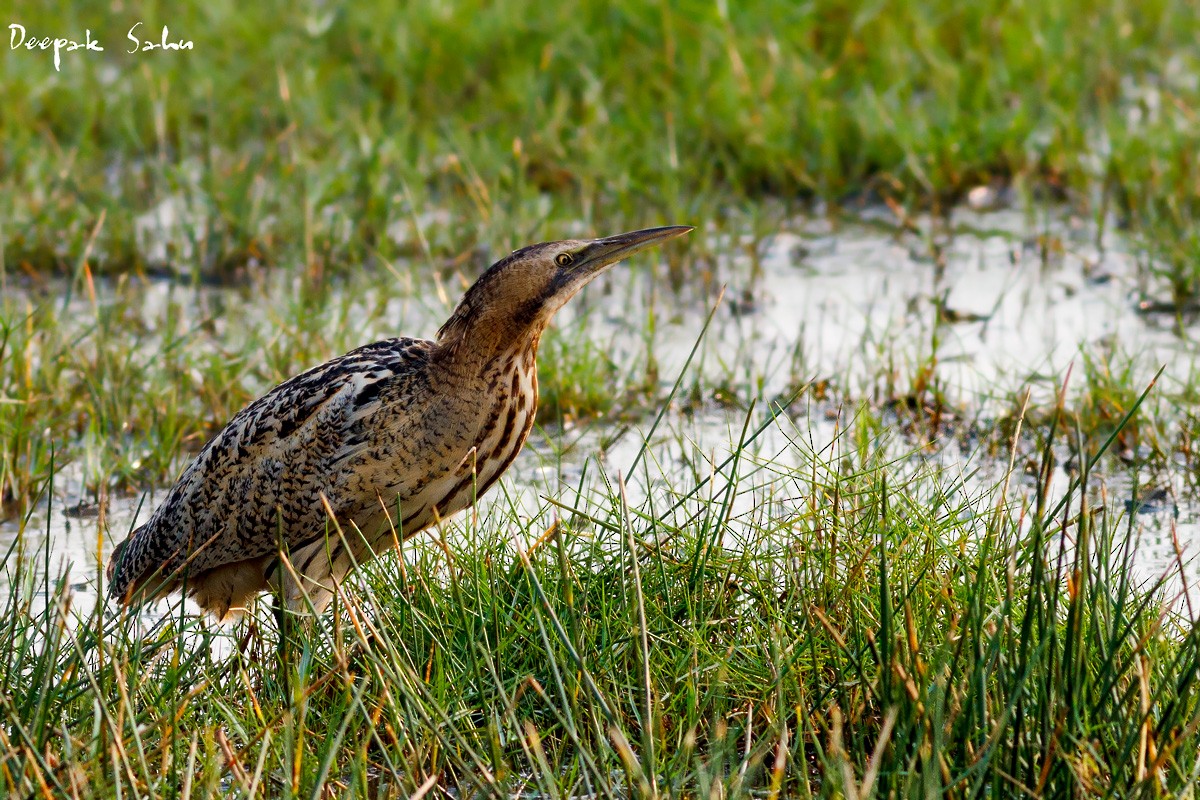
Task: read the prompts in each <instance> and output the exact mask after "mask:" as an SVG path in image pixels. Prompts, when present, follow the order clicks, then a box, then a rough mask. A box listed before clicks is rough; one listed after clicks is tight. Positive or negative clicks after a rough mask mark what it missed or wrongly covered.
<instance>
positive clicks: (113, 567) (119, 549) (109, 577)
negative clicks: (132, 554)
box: [104, 537, 132, 597]
mask: <svg viewBox="0 0 1200 800" xmlns="http://www.w3.org/2000/svg"><path fill="white" fill-rule="evenodd" d="M130 538H132V537H130ZM128 544H129V539H126V540H125V541H123V542H121V543H120V544H118V545H117V546H116V547H114V548H113V551H112V555H111V556H109V557H108V567H106V568H105V570H104V580H106V581H107V582H108V593H109V594H110V595H112V596H114V597H116V596H117V594H118V592H117V588H116V587H117V584H116V583H115V582H114V581H113V577H114V576H115V575H116V574H117V565H118V564H120V563H121V556H122V555H123V554H124V552H125V546H126V545H128Z"/></svg>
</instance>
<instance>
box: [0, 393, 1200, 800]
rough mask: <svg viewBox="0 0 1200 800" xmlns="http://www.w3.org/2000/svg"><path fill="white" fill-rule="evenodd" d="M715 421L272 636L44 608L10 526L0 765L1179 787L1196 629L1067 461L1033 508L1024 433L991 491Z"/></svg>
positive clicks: (52, 590)
mask: <svg viewBox="0 0 1200 800" xmlns="http://www.w3.org/2000/svg"><path fill="white" fill-rule="evenodd" d="M744 430H745V431H746V432H745V433H744V434H743V435H742V436H741V437H740V438H739V439H737V440H735V441H732V442H731V443H730V448H729V452H728V454H727V456H726V457H724V458H721V459H718V460H717V461H716V462H715V463H713V464H712V465H711V466H710V467H707V468H703V467H700V466H697V468H696V470H695V471H694V472H687V471H684V472H679V471H677V470H672V471H670V473H669V474H668V473H664V474H659V475H653V473H651V472H650V471H648V470H646V469H645V468H644V467H643V468H637V469H636V470H635V474H640V473H641V472H643V471H646V472H647V475H646V477H647V478H649V477H652V476H653V477H655V481H653V482H648V483H647V484H646V485H645V486H644V485H643V483H642V482H641V481H638V482H635V483H634V484H633V485H631V486H630V487H628V488H627V487H626V486H625V484H624V482H623V481H622V480H621V479H620V476H617V475H602V476H601V478H602V480H599V481H597V482H593V483H592V484H586V485H582V486H581V487H580V491H578V492H577V493H575V494H570V493H569V494H568V495H567V496H566V497H563V498H562V500H561V501H555V502H556V506H555V507H556V508H557V509H558V510H557V511H556V512H555V514H551V513H550V512H551V508H549V507H545V506H543V508H542V511H541V512H540V513H539V514H537V515H535V516H534V517H532V518H530V517H526V516H524V515H522V514H521V513H519V504H515V503H512V504H510V503H505V502H503V501H501V502H496V503H492V504H490V505H487V506H485V507H484V510H483V512H482V513H481V514H480V515H479V516H477V517H472V518H467V519H465V520H464V521H463V522H461V523H459V524H451V525H449V526H447V528H446V529H444V530H443V531H441V532H433V533H430V534H429V535H428V536H427V537H424V538H422V539H420V540H418V542H417V543H416V544H415V546H410V547H407V548H406V549H405V550H404V552H403V554H402V556H401V557H399V558H397V557H389V558H387V559H383V560H381V561H377V562H374V563H373V564H372V565H371V566H370V567H368V568H367V569H366V571H365V581H364V582H356V585H355V586H353V587H347V588H346V591H345V592H344V593H343V594H342V596H341V597H340V599H339V601H338V602H337V604H336V605H335V608H334V610H333V611H332V612H331V613H330V614H328V615H327V616H326V617H324V618H322V619H321V620H319V621H318V622H317V624H315V625H314V624H309V625H308V626H307V627H305V626H299V627H298V628H297V629H296V630H293V632H292V633H291V634H290V640H289V643H288V648H287V649H288V650H289V652H290V653H291V656H290V657H289V660H288V661H287V662H286V663H283V664H280V663H279V662H278V660H277V648H276V645H275V642H274V639H275V637H276V633H275V631H274V628H273V626H271V625H270V623H269V622H267V619H266V617H267V615H266V614H265V612H261V611H260V612H258V613H255V614H254V615H253V616H252V618H251V620H250V622H249V627H245V626H243V627H241V628H238V629H235V630H233V631H216V630H214V629H212V628H210V627H208V626H206V625H205V624H203V623H201V622H198V621H197V620H195V619H193V618H190V617H188V616H186V615H184V614H182V613H176V614H168V615H166V616H165V617H163V618H162V620H161V621H160V622H158V623H156V624H154V625H152V626H151V627H150V628H149V629H148V630H135V628H134V627H132V626H131V625H130V621H129V620H128V619H113V618H112V617H111V616H110V615H109V613H107V612H105V611H103V610H100V609H97V610H94V611H92V612H90V613H89V614H87V615H85V617H84V618H83V619H82V620H73V619H72V615H71V611H70V606H71V598H72V593H71V589H70V582H69V581H68V580H66V579H61V580H59V581H57V582H56V581H54V580H53V579H51V578H50V577H48V573H45V572H39V571H38V569H37V567H38V565H37V563H36V562H37V561H38V560H39V559H38V554H37V553H29V552H23V551H21V550H20V549H19V548H18V549H16V550H13V551H12V552H10V553H9V554H8V557H7V559H6V564H7V566H8V567H9V569H10V570H15V571H16V572H17V574H18V575H19V576H22V577H23V579H22V580H19V581H18V582H17V584H16V585H17V586H18V587H20V588H19V589H18V590H15V591H13V592H11V593H10V594H9V595H8V597H7V600H6V604H7V607H6V609H5V611H6V613H5V615H4V619H5V620H7V622H6V623H5V625H6V628H7V630H6V631H5V635H4V636H3V637H0V641H2V642H3V645H2V648H3V650H4V653H3V656H4V657H3V658H2V659H0V686H3V689H4V691H3V694H2V697H3V699H2V700H0V719H2V725H0V736H2V737H3V745H4V755H3V763H4V767H5V769H4V770H3V772H2V773H0V780H3V781H4V783H5V788H6V790H7V791H8V792H9V793H10V794H14V795H20V794H28V793H36V792H38V791H42V787H44V789H45V791H46V792H49V793H56V794H59V795H60V796H68V797H72V796H74V797H112V796H117V793H118V792H120V793H122V794H124V793H136V794H139V795H145V796H156V797H157V796H181V795H187V796H201V795H212V794H216V793H221V794H228V793H230V792H233V793H236V794H239V795H240V796H246V797H256V796H283V797H290V796H307V797H320V796H328V795H331V794H332V795H342V794H347V793H353V794H359V795H370V796H404V795H411V794H413V793H427V792H429V791H431V790H432V789H433V788H434V787H435V786H439V787H441V788H443V789H452V788H453V789H457V791H458V792H460V793H465V794H469V795H471V796H489V797H501V796H503V797H510V796H513V795H514V794H535V795H539V796H574V795H579V794H593V795H597V796H605V797H624V796H629V795H631V794H632V795H638V796H662V795H671V796H683V797H690V796H712V795H713V793H720V794H722V795H724V796H730V797H742V796H751V795H754V796H759V795H761V794H762V793H766V794H769V795H771V796H811V795H814V794H820V795H825V796H829V795H835V794H843V795H847V796H867V795H870V794H873V793H878V794H881V795H888V794H892V793H895V794H900V795H909V794H914V793H930V792H932V793H944V792H951V793H955V794H963V795H978V794H983V793H987V794H997V795H1007V794H1013V793H1018V792H1033V793H1037V794H1055V795H1057V794H1072V795H1076V796H1085V797H1086V796H1102V795H1107V793H1108V792H1115V793H1117V794H1120V795H1131V794H1134V793H1139V792H1148V793H1166V794H1178V793H1180V792H1184V791H1187V790H1188V789H1189V788H1190V787H1193V788H1194V782H1195V775H1196V769H1197V767H1198V766H1200V765H1198V763H1197V753H1198V752H1200V747H1198V744H1200V741H1198V737H1197V733H1198V730H1200V697H1198V695H1197V686H1196V685H1195V676H1196V675H1197V674H1200V638H1198V636H1197V633H1196V629H1195V628H1194V626H1192V625H1191V624H1189V623H1185V622H1182V621H1179V620H1177V619H1176V618H1175V617H1174V616H1172V613H1171V612H1170V611H1168V610H1167V606H1166V605H1164V601H1166V600H1169V596H1168V595H1166V594H1165V587H1164V585H1163V584H1161V583H1159V584H1156V585H1153V586H1150V587H1137V586H1135V585H1134V584H1133V583H1132V579H1131V577H1130V575H1131V570H1130V569H1129V568H1128V567H1129V559H1130V558H1131V557H1132V550H1133V546H1134V536H1135V534H1134V532H1133V528H1132V526H1130V525H1126V524H1125V523H1124V522H1122V521H1121V520H1120V519H1119V517H1117V516H1116V515H1115V514H1114V511H1113V509H1111V508H1105V507H1103V506H1095V505H1093V504H1092V502H1091V498H1092V497H1093V496H1094V494H1093V493H1092V492H1090V491H1088V483H1089V481H1090V480H1091V478H1090V473H1089V472H1088V470H1087V469H1086V468H1085V469H1084V470H1083V471H1082V474H1081V476H1080V479H1079V482H1078V484H1077V486H1076V487H1075V488H1074V489H1073V490H1072V491H1071V492H1070V493H1068V495H1067V496H1066V497H1064V498H1063V499H1062V501H1061V502H1059V503H1057V504H1055V503H1053V502H1052V500H1051V498H1050V496H1049V494H1048V492H1047V491H1046V488H1047V485H1046V481H1048V479H1049V478H1048V476H1049V473H1050V470H1049V463H1050V462H1049V460H1048V457H1047V459H1046V460H1045V461H1044V465H1045V467H1046V468H1045V469H1044V470H1043V473H1042V475H1041V478H1040V481H1039V484H1038V486H1037V488H1036V489H1035V490H1034V491H1033V492H1032V493H1031V495H1030V497H1029V498H1028V499H1027V500H1025V501H1022V502H1018V503H1015V504H1014V503H1012V502H1010V501H1009V500H1008V499H1007V496H1006V495H1005V494H1003V493H999V494H997V495H994V502H993V501H989V500H986V499H981V498H979V497H972V496H970V492H967V491H965V490H964V486H963V485H962V484H961V483H959V482H957V481H956V480H955V479H952V478H949V477H947V476H940V475H939V474H937V473H935V472H930V471H918V472H915V473H913V472H909V473H908V474H905V473H903V472H901V471H899V470H897V468H896V467H895V466H894V465H889V464H888V463H887V462H886V460H885V459H884V458H883V457H882V456H881V455H880V454H879V451H878V450H877V449H876V448H877V443H876V444H874V445H873V444H872V443H871V441H870V440H868V439H858V440H855V441H856V445H855V446H853V447H848V448H843V446H842V445H841V444H839V442H835V443H834V445H833V446H832V450H829V451H826V455H818V454H815V453H813V452H811V451H810V450H808V449H807V448H806V447H805V446H804V445H803V444H802V441H803V440H804V438H805V435H804V434H803V433H802V432H801V431H799V430H795V429H793V428H792V427H791V426H790V423H789V422H787V419H786V417H783V416H781V415H775V414H771V415H767V416H766V417H761V418H758V419H753V418H751V417H747V424H746V426H745V428H744ZM768 430H774V431H775V433H777V434H780V435H782V436H784V437H785V440H786V441H788V442H789V444H788V446H787V447H786V448H785V450H784V451H783V452H781V453H780V454H779V455H777V456H772V455H769V454H767V453H766V452H764V450H763V449H762V448H761V447H760V446H758V445H756V441H757V437H758V436H759V435H760V434H761V433H762V432H763V431H768ZM1055 430H1057V428H1056V429H1052V430H1048V431H1046V432H1045V437H1046V439H1047V440H1048V441H1051V442H1052V441H1053V439H1054V438H1055V436H1056V433H1055ZM680 445H681V446H682V445H683V442H682V441H680ZM1048 452H1049V447H1048V448H1047V453H1048ZM1093 455H1094V454H1093ZM647 487H650V488H647ZM654 487H657V488H654ZM643 494H644V499H643V500H636V501H635V500H633V499H632V498H633V497H634V496H635V495H637V496H641V495H643ZM559 503H561V505H560V504H559ZM518 543H521V544H518ZM35 575H36V577H35ZM43 603H44V607H43ZM251 631H253V632H254V634H255V635H254V636H251V637H250V638H246V639H244V640H243V639H239V637H240V636H241V634H242V633H247V634H249V633H251ZM218 649H220V650H224V651H225V652H226V653H228V655H217V654H216V651H217V650H218ZM230 651H232V652H230Z"/></svg>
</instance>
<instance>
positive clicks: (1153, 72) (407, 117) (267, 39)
mask: <svg viewBox="0 0 1200 800" xmlns="http://www.w3.org/2000/svg"><path fill="white" fill-rule="evenodd" d="M17 16H18V17H19V18H20V21H21V23H22V24H24V25H25V26H26V27H27V28H28V29H29V31H30V32H31V33H37V32H41V33H42V34H43V35H46V34H53V35H70V36H81V35H82V33H83V30H84V29H85V28H88V29H91V30H92V31H93V32H94V34H95V35H96V36H98V37H100V38H101V39H102V40H103V41H104V42H106V47H107V49H106V51H105V52H104V53H103V54H99V53H89V54H86V55H85V54H81V53H68V54H65V55H64V59H65V60H64V63H63V67H62V70H61V72H57V73H56V72H55V71H54V69H53V66H52V64H51V61H50V57H49V56H48V55H47V54H46V53H43V52H33V53H31V52H28V51H26V50H18V51H11V50H9V49H7V48H5V49H4V50H3V51H0V65H2V68H3V75H4V78H3V80H4V84H3V87H4V110H5V114H4V115H3V117H0V143H3V148H2V150H0V152H3V156H0V158H3V162H2V163H3V169H2V170H0V176H2V177H0V198H3V199H2V200H0V219H3V220H5V223H4V226H3V229H2V230H0V242H3V263H4V270H5V271H6V272H8V273H10V274H21V273H22V272H25V271H34V272H44V271H47V270H56V271H59V272H65V273H70V274H76V275H77V274H78V273H79V272H80V271H81V270H82V269H84V268H85V266H86V268H87V269H90V270H91V271H93V272H126V271H129V270H166V271H168V272H170V273H172V274H179V275H184V276H192V277H195V278H199V277H205V278H212V277H218V278H220V279H237V278H238V277H239V276H242V275H244V274H245V273H246V271H253V270H255V269H257V268H258V265H260V264H263V263H267V264H280V265H285V266H287V267H289V268H295V269H298V270H303V271H306V272H308V273H310V274H313V275H322V274H326V273H328V272H331V271H332V272H341V271H346V270H355V269H358V268H360V265H362V264H364V263H365V264H368V265H370V264H377V263H378V262H379V260H380V259H394V258H397V257H400V256H405V255H415V256H416V257H417V258H419V259H429V258H432V259H435V260H438V259H444V258H453V257H456V256H461V255H463V254H465V253H467V252H468V251H469V249H470V248H471V247H473V246H476V245H477V244H479V243H486V245H487V246H489V247H493V248H495V251H496V252H502V251H503V249H504V248H509V247H515V246H518V245H520V244H522V243H524V242H525V241H527V240H529V239H536V238H539V237H547V236H551V235H553V234H555V233H561V232H562V231H563V229H564V226H566V225H567V224H573V223H576V222H579V223H582V225H583V226H584V228H586V229H588V230H593V231H599V230H603V231H608V230H610V229H623V228H626V227H630V226H633V225H639V224H645V223H649V222H652V221H671V222H681V221H688V220H690V221H696V220H712V219H717V218H719V217H720V216H721V212H722V210H723V209H727V208H729V207H730V206H731V205H735V204H738V203H742V202H745V201H747V200H754V199H757V198H760V197H762V196H763V195H764V194H769V195H773V196H777V197H780V198H784V199H785V200H787V201H788V202H789V203H790V202H793V198H798V199H812V198H820V199H824V200H827V201H830V202H833V203H851V204H853V203H855V202H857V201H858V200H861V199H866V200H872V199H878V198H880V197H892V198H895V199H897V200H898V201H900V202H901V203H902V204H905V205H916V206H919V205H927V206H933V207H944V206H945V204H946V203H947V202H953V201H954V200H955V199H957V198H959V197H960V196H961V195H962V194H963V193H964V192H965V191H966V190H967V189H969V188H971V187H972V186H975V185H977V184H980V183H987V182H990V181H1000V182H1008V183H1012V184H1014V185H1015V186H1017V187H1018V189H1019V190H1020V191H1021V192H1022V193H1024V194H1025V195H1026V196H1045V195H1046V193H1047V192H1049V193H1050V194H1051V195H1052V196H1059V197H1067V198H1069V199H1070V200H1071V201H1072V202H1074V203H1077V204H1078V205H1079V206H1080V207H1081V208H1082V209H1084V210H1086V211H1089V212H1090V213H1094V214H1095V215H1097V216H1098V217H1102V216H1103V215H1104V214H1105V213H1108V212H1112V213H1115V214H1116V215H1118V218H1119V219H1120V220H1123V221H1128V223H1129V224H1131V225H1133V226H1135V227H1136V228H1144V229H1145V230H1147V231H1148V232H1152V234H1153V235H1152V236H1151V237H1149V238H1148V241H1147V244H1148V246H1150V247H1153V248H1154V252H1156V253H1157V252H1159V250H1160V249H1161V248H1166V250H1167V253H1166V254H1167V256H1168V259H1167V261H1168V264H1169V266H1167V267H1166V268H1167V269H1168V270H1169V271H1170V273H1171V274H1170V276H1169V280H1168V281H1167V285H1172V284H1174V283H1180V282H1182V283H1183V284H1185V286H1186V294H1187V295H1188V296H1192V295H1194V294H1195V285H1196V281H1195V277H1194V275H1193V274H1192V273H1194V271H1195V270H1194V265H1193V264H1192V262H1194V258H1192V257H1191V256H1188V255H1187V252H1190V251H1183V250H1178V248H1176V247H1175V246H1174V245H1173V244H1172V242H1174V241H1175V240H1176V239H1179V238H1181V234H1182V238H1184V239H1187V238H1188V237H1190V234H1187V231H1190V230H1191V228H1192V227H1193V225H1194V222H1195V219H1196V214H1197V203H1198V202H1200V190H1198V189H1197V187H1198V186H1200V183H1198V173H1197V169H1198V168H1200V166H1198V163H1197V160H1196V159H1195V156H1194V154H1195V153H1196V152H1198V151H1200V138H1198V137H1200V133H1197V131H1200V128H1198V127H1197V126H1196V125H1195V124H1194V123H1195V118H1196V114H1197V113H1198V112H1200V86H1197V85H1196V84H1195V81H1194V80H1192V79H1191V77H1190V76H1194V75H1195V73H1196V72H1197V70H1198V69H1200V47H1198V46H1197V43H1196V40H1195V37H1194V36H1193V35H1192V33H1193V32H1194V31H1195V30H1196V28H1197V26H1198V25H1200V12H1198V11H1197V7H1196V6H1195V4H1194V3H1190V2H1184V1H1183V0H1153V2H1149V3H1137V4H1133V3H1115V4H1107V5H1104V6H1098V5H1096V4H1093V3H1088V2H1077V1H1074V0H1062V2H1053V3H1032V2H1030V3H1026V2H1015V3H1014V2H1002V1H1001V0H993V1H992V2H984V3H976V4H970V5H963V4H960V3H954V2H949V0H923V1H922V2H915V3H906V2H878V3H872V4H868V5H866V6H863V5H861V4H858V3H845V2H840V1H839V0H823V1H822V2H818V3H810V4H796V3H792V2H789V1H788V0H777V1H776V2H763V3H753V4H724V3H707V2H706V3H700V2H691V1H689V2H684V3H678V4H667V5H660V6H651V5H644V6H619V7H614V6H612V5H611V4H609V3H602V2H594V0H575V2H569V3H558V4H537V5H535V6H534V7H532V8H528V7H527V6H526V4H523V3H517V2H514V1H513V0H503V1H502V2H498V3H472V2H452V3H432V2H418V3H410V4H405V5H404V6H403V7H401V6H397V5H394V4H386V3H367V4H353V5H349V4H348V5H345V6H341V5H338V6H331V7H329V8H326V7H312V8H309V9H303V10H296V9H294V8H293V7H292V6H289V5H286V4H281V3H270V2H269V3H261V4H251V5H247V4H238V5H235V4H232V3H217V4H206V5H203V6H200V5H195V6H190V5H189V6H186V7H170V6H167V5H165V4H160V3H153V2H150V3H135V4H132V5H126V6H123V7H122V8H121V9H120V10H119V11H116V10H111V9H110V10H106V11H101V10H99V9H98V8H97V7H93V6H88V5H86V4H82V3H73V2H62V3H55V4H50V5H46V6H40V7H36V8H35V7H32V6H30V7H23V8H21V9H20V13H19V14H18V15H17ZM138 20H141V21H143V22H144V23H145V24H144V29H145V30H147V31H149V32H155V31H157V30H158V28H159V27H160V26H161V25H162V24H167V25H169V26H170V29H171V32H172V37H171V38H175V37H186V38H189V39H192V40H194V42H195V49H194V50H193V51H189V52H185V53H162V52H155V53H140V54H136V55H129V54H127V53H125V52H124V51H125V49H126V47H127V44H128V43H127V41H126V39H125V32H126V31H127V29H128V28H129V26H130V25H132V24H133V23H134V22H136V21H138ZM165 201H169V202H170V203H171V204H172V205H173V207H174V208H176V209H178V210H179V211H180V216H181V219H179V220H178V221H177V224H178V226H179V227H177V228H175V227H172V228H171V229H170V230H168V231H167V232H166V234H167V235H166V237H165V239H166V241H160V242H159V243H158V249H161V248H162V246H163V245H165V248H166V249H165V255H166V258H165V259H164V258H163V257H162V253H159V252H158V250H156V248H155V246H153V245H152V244H151V242H149V241H148V240H147V239H146V237H145V236H139V234H138V227H139V223H138V219H139V217H142V215H144V214H146V213H147V212H149V211H151V210H153V209H156V208H158V207H159V206H160V204H161V203H163V202H165ZM436 210H441V211H443V212H447V213H445V214H444V216H442V217H439V218H431V217H428V216H427V215H428V213H429V212H432V211H436ZM415 219H421V220H424V221H425V223H426V225H425V228H426V229H425V230H424V238H423V239H420V240H418V239H417V238H416V237H412V236H406V237H404V238H405V241H403V242H396V241H393V240H392V238H391V237H389V235H388V233H387V231H388V228H389V226H390V225H396V224H399V225H401V226H403V225H404V224H405V223H408V222H411V221H412V220H415ZM152 227H153V226H152ZM1191 238H1194V237H1191ZM89 244H90V245H91V247H90V248H89ZM690 246H691V247H692V248H696V249H702V248H703V247H704V245H703V243H701V242H699V241H696V242H693V243H692V244H691V245H690ZM1177 250H1178V252H1179V256H1178V257H1175V256H1174V253H1175V252H1176V251H1177ZM1192 250H1194V248H1192ZM85 252H86V253H87V255H86V257H85V256H84V253H85ZM1191 255H1193V256H1194V253H1192V254H1191ZM156 256H157V257H156Z"/></svg>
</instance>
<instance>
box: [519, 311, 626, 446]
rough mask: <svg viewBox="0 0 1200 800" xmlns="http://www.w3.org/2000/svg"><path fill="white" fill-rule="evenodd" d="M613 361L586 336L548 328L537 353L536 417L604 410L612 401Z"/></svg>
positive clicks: (567, 417) (574, 416)
mask: <svg viewBox="0 0 1200 800" xmlns="http://www.w3.org/2000/svg"><path fill="white" fill-rule="evenodd" d="M617 377H618V370H617V365H616V363H615V362H614V361H613V358H612V354H610V353H608V352H606V351H605V350H604V349H603V348H602V347H601V346H600V345H599V344H597V343H596V342H595V341H593V340H592V339H591V338H590V337H587V336H568V335H565V334H563V333H562V332H561V331H560V330H559V329H558V328H550V329H549V330H547V331H546V335H545V336H543V337H542V344H541V348H540V354H539V357H538V421H539V422H540V423H542V424H545V423H547V422H556V423H563V422H569V421H573V420H578V419H586V418H588V417H595V416H600V415H603V414H605V413H606V412H608V411H609V410H610V409H611V408H612V407H613V404H614V403H615V402H616V399H617V398H616V397H614V386H616V385H617V383H616V380H617Z"/></svg>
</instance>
